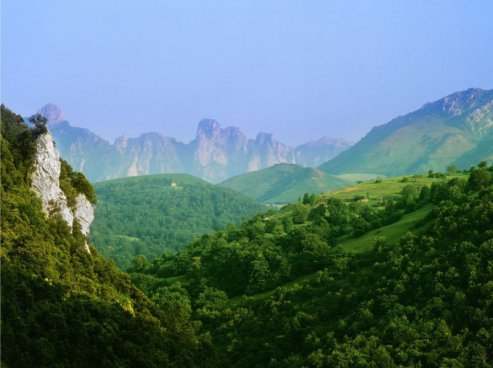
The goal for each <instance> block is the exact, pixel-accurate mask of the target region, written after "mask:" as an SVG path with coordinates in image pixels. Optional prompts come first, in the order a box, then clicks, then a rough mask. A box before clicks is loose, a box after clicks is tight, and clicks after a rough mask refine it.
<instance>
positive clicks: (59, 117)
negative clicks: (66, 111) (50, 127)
mask: <svg viewBox="0 0 493 368" xmlns="http://www.w3.org/2000/svg"><path fill="white" fill-rule="evenodd" d="M38 114H41V115H43V116H44V117H45V118H47V119H48V123H50V124H57V123H61V122H62V121H65V119H64V117H63V112H62V110H61V109H60V108H59V107H58V106H57V105H54V104H52V103H47V104H46V105H44V106H43V107H42V108H40V109H39V110H38Z"/></svg>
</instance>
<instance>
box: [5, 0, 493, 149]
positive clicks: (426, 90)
mask: <svg viewBox="0 0 493 368" xmlns="http://www.w3.org/2000/svg"><path fill="white" fill-rule="evenodd" d="M492 19H493V1H490V0H456V1H454V0H441V1H438V0H435V1H434V0H422V1H419V0H409V1H396V0H389V1H383V0H382V1H378V0H376V1H366V0H361V1H348V0H341V1H331V0H320V1H315V0H299V1H287V0H278V1H274V0H262V1H252V0H248V1H242V0H235V1H232V0H230V1H210V0H207V1H205V0H196V1H186V0H176V1H165V0H152V1H151V0H132V1H128V0H113V1H111V0H84V1H74V0H43V1H40V0H30V1H29V0H3V1H2V66H1V72H2V73H1V74H2V75H1V76H2V81H1V86H2V102H4V103H5V104H6V105H7V106H8V107H9V108H11V109H12V110H14V111H15V112H18V113H21V114H23V115H27V114H30V113H32V112H34V111H36V110H37V109H38V108H39V107H40V106H41V105H43V104H44V103H46V102H52V103H55V104H58V105H60V106H61V108H62V109H63V111H64V113H65V117H66V118H67V119H68V120H69V121H70V122H71V123H72V124H73V125H76V126H82V127H87V128H89V129H91V130H93V131H94V132H96V133H98V134H100V135H102V136H103V137H105V138H108V139H110V140H113V138H115V137H116V136H118V135H121V134H126V135H127V136H135V135H137V134H139V133H143V132H146V131H158V132H161V133H163V134H165V135H168V136H175V137H177V138H179V139H181V140H184V141H188V140H190V139H192V138H193V136H194V135H195V129H196V126H197V123H198V121H199V120H200V119H201V118H203V117H211V118H215V119H216V120H218V121H219V122H220V123H221V124H222V125H223V126H239V127H241V128H242V130H243V131H244V132H245V133H246V134H247V135H248V136H253V135H254V134H255V133H256V132H258V131H260V130H262V131H267V132H272V133H274V134H275V136H276V137H277V138H278V139H279V140H281V141H283V142H286V143H288V144H293V145H294V144H299V143H303V142H305V141H309V140H313V139H315V138H319V137H321V136H324V135H327V136H332V137H342V138H346V139H351V140H356V139H359V138H360V137H361V136H362V135H364V134H365V133H366V132H367V131H368V130H369V129H370V128H371V127H372V126H374V125H378V124H382V123H385V122H387V121H388V120H390V119H391V118H393V117H395V116H397V115H401V114H404V113H407V112H409V111H411V110H414V109H417V108H419V107H420V106H421V105H422V104H423V103H425V102H427V101H431V100H436V99H438V98H441V97H443V96H445V95H447V94H449V93H452V92H455V91H458V90H462V89H466V88H468V87H480V88H485V89H491V88H493V21H492Z"/></svg>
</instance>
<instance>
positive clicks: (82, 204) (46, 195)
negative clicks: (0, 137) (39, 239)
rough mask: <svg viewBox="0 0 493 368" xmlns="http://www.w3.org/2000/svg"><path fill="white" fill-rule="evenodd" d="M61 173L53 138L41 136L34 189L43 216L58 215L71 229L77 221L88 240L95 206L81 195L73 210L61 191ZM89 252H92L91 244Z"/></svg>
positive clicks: (58, 156) (32, 183) (33, 178)
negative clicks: (39, 201) (41, 207)
mask: <svg viewBox="0 0 493 368" xmlns="http://www.w3.org/2000/svg"><path fill="white" fill-rule="evenodd" d="M60 172H61V162H60V154H59V153H58V150H57V149H56V148H55V145H54V143H53V138H52V136H51V134H50V133H49V132H47V133H44V134H41V135H40V136H39V137H38V139H37V141H36V154H35V158H34V172H33V174H32V182H31V187H32V189H33V191H34V192H35V193H36V194H37V195H38V197H39V198H41V201H42V204H43V212H44V213H45V214H46V215H47V216H53V215H54V214H57V213H58V214H60V216H61V217H62V218H63V220H64V221H65V222H66V223H67V224H68V226H70V227H72V226H73V223H74V220H76V221H77V222H78V224H79V225H80V228H81V232H82V233H83V234H84V235H85V236H87V235H89V226H90V225H91V222H92V221H93V220H94V210H93V208H92V205H91V203H90V202H89V201H88V199H87V198H86V196H85V195H84V194H81V193H79V194H78V195H77V197H76V201H75V202H76V203H75V205H74V206H73V207H69V205H68V201H67V196H66V195H65V193H64V192H63V190H62V189H61V188H60ZM85 249H86V250H87V251H88V252H90V250H89V246H88V244H87V242H86V244H85Z"/></svg>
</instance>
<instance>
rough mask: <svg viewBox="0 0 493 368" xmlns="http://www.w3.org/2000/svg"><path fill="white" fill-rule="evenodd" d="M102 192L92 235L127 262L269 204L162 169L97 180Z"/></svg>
mask: <svg viewBox="0 0 493 368" xmlns="http://www.w3.org/2000/svg"><path fill="white" fill-rule="evenodd" d="M94 187H95V190H96V194H97V196H98V205H97V207H96V215H95V221H94V223H93V225H92V228H91V230H92V239H93V241H94V244H95V245H96V247H97V248H98V250H99V251H100V252H101V254H103V255H105V256H107V257H109V258H111V259H113V260H115V261H116V263H117V264H118V265H119V266H120V267H122V268H124V269H125V268H127V267H129V266H130V264H131V261H132V259H133V258H134V257H135V256H137V255H140V254H141V255H144V256H146V257H148V258H154V257H156V256H158V255H160V254H161V253H163V252H164V251H165V250H167V251H176V250H179V249H181V248H182V247H184V246H185V245H186V244H188V243H189V242H190V241H191V240H192V239H193V238H194V237H196V236H200V235H203V234H206V233H211V232H212V231H213V230H214V229H218V228H221V227H224V226H226V225H228V224H229V223H234V224H239V223H240V222H241V220H242V219H243V218H247V217H250V216H252V215H254V214H255V213H257V212H259V211H261V210H262V209H263V207H262V206H261V205H260V204H259V203H257V202H255V201H254V200H252V199H250V198H247V197H245V196H243V195H241V194H239V193H237V192H234V191H232V190H230V189H228V188H222V187H219V186H215V185H212V184H209V183H207V182H205V181H203V180H201V179H198V178H195V177H193V176H191V175H187V174H159V175H151V176H139V177H134V178H124V179H115V180H110V181H104V182H99V183H96V184H95V186H94Z"/></svg>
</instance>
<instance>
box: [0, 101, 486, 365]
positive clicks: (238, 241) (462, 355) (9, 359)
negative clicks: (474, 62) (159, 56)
mask: <svg viewBox="0 0 493 368" xmlns="http://www.w3.org/2000/svg"><path fill="white" fill-rule="evenodd" d="M1 116H2V118H1V119H2V120H1V140H2V144H1V149H2V152H1V153H2V156H1V175H2V185H1V198H2V201H1V206H2V208H1V210H2V216H1V221H2V223H1V225H2V228H1V231H2V232H1V238H2V248H1V262H2V268H1V273H2V274H1V276H2V300H1V302H2V315H1V317H2V320H1V322H2V325H1V326H2V329H1V334H2V367H283V368H284V367H317V368H318V367H454V368H455V367H493V166H489V165H488V164H487V163H486V162H482V163H479V165H478V166H477V167H473V168H471V169H470V170H468V171H467V172H465V173H454V174H450V175H447V174H442V173H433V172H429V173H427V174H423V175H417V176H410V177H400V178H395V179H377V180H373V181H371V182H365V183H360V184H357V185H356V186H354V187H352V188H345V189H342V190H341V191H339V192H334V193H332V194H331V193H326V194H322V195H315V194H305V195H304V196H303V198H301V199H300V201H299V202H298V203H293V204H289V205H286V206H284V207H283V208H281V209H280V210H279V211H274V210H272V209H271V210H265V211H263V212H261V213H258V214H256V215H253V216H251V217H249V219H247V220H245V221H243V222H242V223H239V222H238V220H239V219H238V220H236V222H237V223H236V224H234V223H233V222H235V221H231V220H227V222H231V223H229V224H228V225H226V224H224V225H226V226H224V227H221V225H222V224H221V225H220V224H219V223H212V226H213V227H216V225H217V228H218V229H217V230H216V231H213V232H209V233H206V234H204V235H202V236H200V237H196V238H195V239H193V240H191V241H190V242H189V243H188V244H187V245H186V246H184V248H182V249H181V250H180V251H178V252H177V253H171V252H164V253H163V254H161V255H160V256H158V257H155V258H153V259H150V257H149V259H148V258H147V257H145V256H143V255H139V256H137V257H134V258H133V259H132V261H131V264H130V268H129V270H128V273H126V272H123V271H121V270H120V269H119V268H117V266H116V265H115V263H114V262H112V261H109V260H106V259H105V258H104V257H102V256H100V255H99V254H98V251H97V250H96V248H95V247H94V246H92V245H91V254H88V253H87V252H86V251H85V250H84V247H83V244H84V242H85V241H86V240H87V239H85V238H84V236H83V235H82V234H81V232H80V230H79V228H78V226H77V224H74V226H73V227H72V228H70V227H68V226H67V224H66V223H65V222H64V221H63V220H62V219H61V218H60V217H59V216H51V217H49V218H47V217H46V216H44V214H43V213H42V211H41V202H40V200H39V199H38V198H37V197H36V196H35V195H34V193H33V192H32V191H31V190H30V172H31V170H32V162H33V155H34V153H35V139H36V137H37V135H39V134H43V132H42V131H39V130H37V129H36V127H35V128H33V129H29V128H28V127H27V126H26V125H24V124H23V123H22V118H21V117H20V116H18V115H15V114H13V113H12V112H10V111H9V110H8V109H6V108H5V107H4V106H2V111H1ZM64 165H66V164H64ZM451 171H452V170H451ZM454 171H455V170H454ZM61 179H63V186H64V191H65V192H67V193H72V194H74V193H80V192H83V193H87V194H88V195H92V193H93V189H92V187H91V186H90V184H89V183H88V182H87V180H85V179H83V177H82V176H81V175H80V174H76V173H75V172H74V171H73V170H72V169H71V168H70V167H69V166H66V167H65V169H64V170H63V178H61ZM142 180H154V179H152V177H149V178H147V179H146V178H144V179H142ZM156 180H157V181H158V182H159V183H160V184H159V185H161V186H162V191H163V192H166V191H169V192H170V193H176V191H180V182H179V179H177V178H175V179H172V180H173V181H172V182H175V183H176V184H177V185H176V187H174V186H171V183H172V182H169V181H166V180H165V178H163V177H161V178H159V177H156ZM170 180H171V179H170ZM126 183H131V180H130V179H128V182H126ZM137 183H138V181H137ZM128 185H129V186H130V185H131V184H128ZM136 185H137V184H136ZM140 188H141V190H142V201H144V200H146V201H150V200H152V195H151V193H146V192H145V188H144V187H143V186H142V184H140ZM103 189H104V188H103ZM172 191H175V192H172ZM120 192H122V193H123V192H124V189H123V188H122V189H118V190H116V192H113V193H120ZM103 193H104V190H103ZM99 194H100V189H99V188H96V195H97V196H98V195H99ZM110 195H111V193H108V194H106V196H107V197H105V194H103V195H101V196H100V197H99V196H98V198H91V200H92V201H93V202H96V203H97V206H101V207H99V208H102V207H103V205H104V203H105V201H107V200H108V198H109V196H110ZM149 197H150V199H149ZM144 198H146V199H144ZM163 198H165V197H163ZM189 198H190V201H192V199H191V198H193V197H189ZM130 200H132V199H131V198H128V197H127V198H124V199H122V201H130ZM160 200H161V199H156V203H164V202H159V201H160ZM162 200H163V201H164V199H162ZM224 202H226V200H225V201H224ZM115 203H118V202H117V201H115ZM227 205H228V204H226V203H224V208H225V206H227ZM235 205H238V203H236V204H235ZM154 208H157V207H156V206H155V207H154ZM221 208H223V207H221ZM108 210H109V211H111V208H108ZM114 210H115V211H116V210H117V207H115V208H114ZM254 210H255V208H252V211H254ZM139 211H143V209H139ZM153 211H154V210H153ZM176 211H177V212H176V214H179V213H180V210H179V209H178V210H176ZM224 211H226V209H224ZM228 211H229V210H228ZM140 213H141V212H139V214H140ZM110 214H111V215H115V216H116V215H117V214H116V213H115V214H113V213H111V212H110ZM176 214H175V216H178V215H176ZM216 214H217V215H218V218H221V216H220V211H218V212H217V213H216ZM127 215H128V216H130V215H129V214H127ZM141 215H142V216H144V219H145V218H147V217H146V213H145V212H143V213H141ZM149 218H155V220H152V221H159V216H158V215H157V213H152V214H151V216H150V217H149ZM149 221H150V220H149ZM211 221H214V220H211ZM216 221H219V220H217V219H216ZM107 226H109V225H107ZM115 226H116V225H115ZM133 226H134V227H135V231H138V230H139V227H142V228H144V226H145V224H144V222H141V223H137V222H135V223H134V225H133ZM163 226H164V224H163ZM170 226H172V225H171V224H170ZM100 229H101V230H100V231H103V232H104V231H105V230H103V228H100ZM141 235H144V234H141ZM94 236H97V234H95V235H94ZM100 236H105V234H100ZM127 236H132V235H130V234H129V235H127ZM163 236H164V235H163ZM116 239H117V238H114V240H113V241H116ZM148 241H149V243H152V241H153V240H152V238H149V240H148ZM183 245H185V244H183ZM175 249H178V247H177V248H175Z"/></svg>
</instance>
